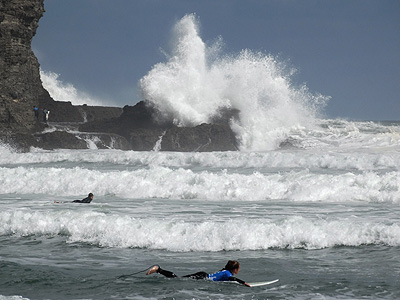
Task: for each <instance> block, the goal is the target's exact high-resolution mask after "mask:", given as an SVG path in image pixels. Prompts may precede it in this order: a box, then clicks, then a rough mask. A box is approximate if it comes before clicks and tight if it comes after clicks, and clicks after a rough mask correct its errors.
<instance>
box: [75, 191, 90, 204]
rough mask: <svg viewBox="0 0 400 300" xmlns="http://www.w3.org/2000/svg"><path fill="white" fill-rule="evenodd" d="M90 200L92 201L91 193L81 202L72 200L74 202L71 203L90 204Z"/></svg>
mask: <svg viewBox="0 0 400 300" xmlns="http://www.w3.org/2000/svg"><path fill="white" fill-rule="evenodd" d="M92 200H93V194H92V193H89V195H88V196H87V197H86V198H85V199H82V200H74V201H72V202H73V203H90V202H92Z"/></svg>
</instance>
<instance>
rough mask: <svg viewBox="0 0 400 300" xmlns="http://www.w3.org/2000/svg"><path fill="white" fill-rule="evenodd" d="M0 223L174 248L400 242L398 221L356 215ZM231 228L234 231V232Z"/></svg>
mask: <svg viewBox="0 0 400 300" xmlns="http://www.w3.org/2000/svg"><path fill="white" fill-rule="evenodd" d="M71 205H72V204H71ZM0 224H1V228H0V235H1V236H5V235H14V236H19V237H21V236H51V237H54V236H58V235H61V236H66V237H67V241H68V242H69V243H75V242H80V243H89V244H92V245H98V246H101V247H119V248H121V247H122V248H148V249H167V250H170V251H222V250H227V251H229V250H260V249H269V248H289V249H294V248H303V249H322V248H327V247H334V246H360V245H368V244H372V245H379V244H383V245H388V246H400V226H399V225H398V224H396V223H392V224H385V223H381V222H374V221H366V220H365V219H362V220H360V219H358V218H357V217H353V218H351V217H349V218H343V219H340V218H339V219H336V220H329V219H310V218H306V217H301V216H288V217H285V218H283V219H280V220H270V219H265V218H261V219H260V218H251V219H248V218H243V217H237V218H234V219H226V220H224V219H219V220H215V219H210V220H207V219H206V220H204V221H190V220H189V221H187V220H183V219H179V218H154V219H152V218H144V219H142V218H134V217H130V216H120V215H106V214H104V213H98V212H90V211H86V212H82V211H74V210H70V211H56V212H54V211H43V212H41V211H30V210H9V211H2V212H0ZM232 232H235V234H234V235H232Z"/></svg>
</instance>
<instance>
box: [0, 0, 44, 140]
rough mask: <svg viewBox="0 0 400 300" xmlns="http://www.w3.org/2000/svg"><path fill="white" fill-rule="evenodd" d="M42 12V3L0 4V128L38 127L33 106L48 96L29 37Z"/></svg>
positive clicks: (14, 0) (6, 1)
mask: <svg viewBox="0 0 400 300" xmlns="http://www.w3.org/2000/svg"><path fill="white" fill-rule="evenodd" d="M43 12H44V4H43V0H1V2H0V53H1V55H0V82H1V85H0V128H1V130H2V131H3V132H4V131H29V130H32V129H34V128H35V127H37V125H38V124H37V123H36V122H35V119H34V115H33V114H32V107H33V105H38V103H39V100H40V99H41V98H43V97H49V96H48V93H47V91H46V90H45V89H44V88H43V86H42V82H41V80H40V74H39V62H38V60H37V58H36V57H35V55H34V53H33V51H32V49H31V42H32V38H33V36H34V35H35V33H36V29H37V27H38V22H39V19H40V17H41V16H42V15H43Z"/></svg>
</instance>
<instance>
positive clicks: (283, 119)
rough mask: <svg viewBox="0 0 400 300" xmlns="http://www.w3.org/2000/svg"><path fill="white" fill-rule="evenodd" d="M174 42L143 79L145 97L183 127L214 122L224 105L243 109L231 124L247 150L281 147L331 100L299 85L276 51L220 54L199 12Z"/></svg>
mask: <svg viewBox="0 0 400 300" xmlns="http://www.w3.org/2000/svg"><path fill="white" fill-rule="evenodd" d="M173 42H174V48H173V50H172V52H171V54H170V56H169V57H168V60H167V62H165V63H159V64H157V65H155V66H154V67H153V68H152V70H151V71H150V72H149V73H148V74H147V75H146V76H145V77H143V78H142V79H141V80H140V87H141V89H142V93H143V95H144V98H145V99H146V100H148V101H150V102H151V103H153V104H154V106H156V107H157V108H158V109H159V110H160V111H161V113H162V117H164V118H167V119H173V120H174V122H175V123H176V124H177V125H180V126H195V125H199V124H201V123H207V122H210V120H211V119H212V118H213V117H215V116H218V114H219V113H220V111H221V109H238V110H239V111H240V118H239V120H232V129H233V130H234V132H235V133H236V134H237V137H238V139H239V140H240V144H241V149H242V150H268V149H275V148H277V147H278V146H279V144H280V142H281V141H283V140H285V138H286V137H287V136H288V134H289V131H290V129H292V128H297V127H299V126H302V127H304V126H305V127H312V126H313V125H314V122H315V117H316V115H317V112H318V110H319V109H320V108H321V107H323V105H324V104H325V102H326V101H327V97H323V96H322V95H314V94H312V93H310V92H309V91H308V89H307V87H306V86H305V85H303V86H300V87H294V86H293V84H292V83H291V80H290V78H291V76H292V75H293V73H294V71H293V70H292V69H291V70H288V69H287V67H286V66H285V64H284V63H282V62H279V61H278V60H277V58H275V57H273V56H271V55H266V54H264V53H255V52H253V51H250V50H248V49H246V50H243V51H242V52H240V53H239V54H237V55H232V56H228V55H222V54H221V51H220V49H221V47H220V43H221V41H218V42H217V43H216V44H214V45H211V46H207V45H206V44H205V43H204V42H203V41H202V39H201V38H200V36H199V30H198V21H197V19H196V17H195V15H186V16H185V17H183V18H182V19H181V20H180V21H179V22H178V23H177V24H176V26H175V28H174V39H173Z"/></svg>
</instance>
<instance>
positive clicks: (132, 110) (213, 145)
mask: <svg viewBox="0 0 400 300" xmlns="http://www.w3.org/2000/svg"><path fill="white" fill-rule="evenodd" d="M43 13H44V0H0V142H3V143H8V144H12V145H13V146H14V147H16V148H18V149H22V150H29V149H30V147H32V146H34V147H39V148H43V149H56V148H67V149H85V148H89V147H97V148H116V149H123V150H165V151H223V150H236V149H237V146H236V139H235V136H234V134H233V132H232V130H231V129H230V127H229V119H230V117H232V116H233V114H235V113H237V112H228V114H227V115H226V116H225V118H222V119H220V120H216V121H215V122H213V124H202V125H199V126H196V127H191V128H182V127H176V126H174V125H173V124H172V122H168V121H166V122H164V123H163V124H159V123H156V122H155V121H154V119H155V118H154V116H155V115H156V114H157V111H155V110H154V109H153V108H152V107H150V106H148V105H147V104H146V102H143V101H142V102H139V103H138V104H136V105H135V106H125V107H124V108H123V109H122V108H116V107H93V106H87V105H82V106H74V105H72V104H71V103H70V102H59V101H54V100H53V99H52V98H51V97H50V95H49V93H48V92H47V91H46V90H45V89H44V88H43V86H42V82H41V79H40V73H39V62H38V60H37V58H36V57H35V55H34V53H33V51H32V49H31V42H32V38H33V37H34V35H35V33H36V30H37V28H38V23H39V19H40V18H41V17H42V15H43ZM34 106H37V107H38V108H39V117H38V118H36V117H35V114H34V112H33V107H34ZM43 109H47V110H49V111H50V115H49V120H48V121H49V122H44V120H43V113H42V112H41V111H42V110H43ZM45 129H46V130H45Z"/></svg>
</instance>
